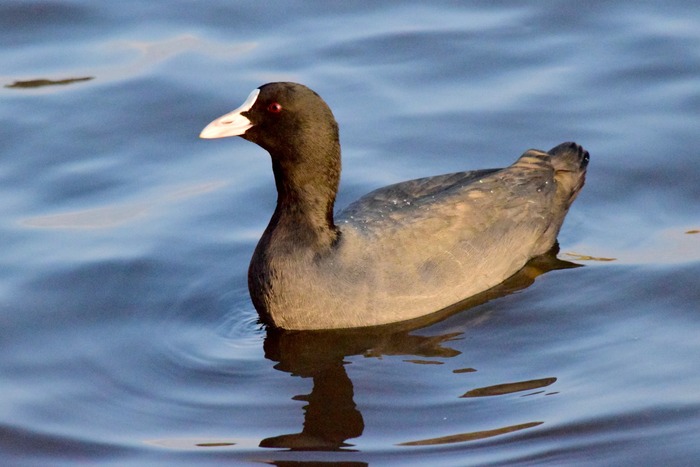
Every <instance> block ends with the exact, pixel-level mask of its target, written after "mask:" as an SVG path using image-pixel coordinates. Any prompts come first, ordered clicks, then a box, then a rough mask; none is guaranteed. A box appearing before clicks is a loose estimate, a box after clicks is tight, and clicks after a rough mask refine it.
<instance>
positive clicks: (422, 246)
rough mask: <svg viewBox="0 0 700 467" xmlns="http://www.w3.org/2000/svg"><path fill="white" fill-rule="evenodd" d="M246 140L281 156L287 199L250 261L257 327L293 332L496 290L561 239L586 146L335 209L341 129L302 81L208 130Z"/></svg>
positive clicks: (441, 178) (412, 185) (369, 321)
mask: <svg viewBox="0 0 700 467" xmlns="http://www.w3.org/2000/svg"><path fill="white" fill-rule="evenodd" d="M229 136H240V137H242V138H243V139H245V140H248V141H250V142H253V143H255V144H257V145H258V146H260V147H261V148H263V149H265V150H266V151H267V152H268V153H269V154H270V157H271V160H272V171H273V174H274V180H275V186H276V189H277V202H276V206H275V210H274V212H273V214H272V217H271V219H270V221H269V224H268V225H267V228H266V229H265V230H264V232H263V234H262V236H261V238H260V240H259V242H258V244H257V246H256V248H255V251H254V253H253V256H252V258H251V261H250V266H249V268H248V289H249V292H250V296H251V300H252V302H253V305H254V307H255V309H256V310H257V312H258V315H259V317H260V321H261V322H262V323H263V324H265V325H267V326H271V327H272V328H278V329H282V330H328V329H345V328H362V327H370V326H380V325H385V324H390V323H397V322H401V321H407V320H411V319H415V318H419V317H423V316H427V315H429V314H432V313H435V312H438V311H440V310H443V309H445V308H447V307H448V306H450V305H454V304H455V303H458V302H460V301H461V300H464V299H467V298H469V297H471V296H473V295H476V294H478V293H480V292H483V291H485V290H487V289H489V288H492V287H494V286H496V285H498V284H499V283H501V282H503V281H504V280H505V279H507V278H508V277H510V276H512V275H513V274H515V273H516V272H517V271H518V270H520V269H521V268H522V267H523V266H524V265H525V264H526V263H527V262H528V261H529V260H530V259H531V258H534V257H537V256H539V255H542V254H544V253H546V252H547V251H548V250H550V249H551V248H552V247H553V246H554V245H555V244H556V242H557V236H558V234H559V231H560V229H561V226H562V223H563V221H564V217H565V216H566V214H567V212H568V210H569V207H570V205H571V203H572V202H573V201H574V199H575V198H576V196H577V194H578V193H579V191H580V190H581V188H582V187H583V185H584V181H585V174H586V168H587V165H588V161H589V153H588V151H586V150H585V149H584V148H583V147H582V146H580V145H578V144H576V143H573V142H566V143H562V144H559V145H557V146H556V147H554V148H552V149H550V150H549V151H547V152H544V151H540V150H536V149H529V150H527V151H525V152H524V153H523V154H522V156H520V157H519V158H518V159H517V160H516V161H515V162H514V163H513V164H512V165H510V166H508V167H505V168H500V169H483V170H473V171H464V172H457V173H449V174H444V175H436V176H429V177H424V178H419V179H415V180H409V181H404V182H400V183H396V184H392V185H388V186H385V187H382V188H379V189H376V190H374V191H372V192H370V193H368V194H366V195H365V196H363V197H361V198H359V199H358V200H357V201H354V202H352V203H351V204H349V205H348V206H347V207H346V208H345V209H343V210H341V211H339V212H337V213H336V212H335V200H336V196H337V192H338V187H339V182H340V171H341V154H340V153H341V150H340V139H339V130H338V123H337V122H336V119H335V117H334V116H333V113H332V111H331V109H330V108H329V106H328V105H327V104H326V102H325V101H324V100H323V99H322V98H321V97H320V96H319V95H318V94H317V93H316V92H315V91H313V90H311V89H310V88H308V87H306V86H305V85H302V84H299V83H291V82H274V83H268V84H264V85H262V86H260V87H258V88H256V89H254V90H253V91H252V92H251V93H250V95H249V96H248V98H247V99H246V100H245V101H244V102H243V104H242V105H241V106H240V107H238V108H237V109H235V110H233V111H231V112H229V113H227V114H225V115H223V116H221V117H219V118H217V119H215V120H214V121H212V122H211V123H209V124H208V125H206V127H205V128H204V129H203V130H202V131H201V134H200V137H201V138H204V139H214V138H223V137H229Z"/></svg>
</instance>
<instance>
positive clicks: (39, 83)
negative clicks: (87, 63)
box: [5, 76, 95, 89]
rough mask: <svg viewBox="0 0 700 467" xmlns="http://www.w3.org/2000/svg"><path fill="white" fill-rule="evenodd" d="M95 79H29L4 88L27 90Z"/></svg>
mask: <svg viewBox="0 0 700 467" xmlns="http://www.w3.org/2000/svg"><path fill="white" fill-rule="evenodd" d="M92 79H95V77H94V76H83V77H79V78H66V79H57V80H52V79H45V78H39V79H30V80H26V81H15V82H14V83H12V84H6V85H5V87H6V88H10V89H27V88H41V87H44V86H65V85H67V84H74V83H81V82H83V81H90V80H92Z"/></svg>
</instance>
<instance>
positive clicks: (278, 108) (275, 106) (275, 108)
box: [267, 102, 282, 114]
mask: <svg viewBox="0 0 700 467" xmlns="http://www.w3.org/2000/svg"><path fill="white" fill-rule="evenodd" d="M267 111H268V112H270V113H273V114H278V113H280V112H282V105H281V104H280V103H279V102H273V103H272V104H270V105H268V106H267Z"/></svg>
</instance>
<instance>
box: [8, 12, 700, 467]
mask: <svg viewBox="0 0 700 467" xmlns="http://www.w3.org/2000/svg"><path fill="white" fill-rule="evenodd" d="M699 26H700V10H698V8H697V6H696V5H695V3H694V2H691V1H688V0H686V1H675V2H637V3H634V4H632V3H620V2H612V1H598V2H589V3H586V4H585V5H584V4H575V3H573V2H557V1H548V2H537V3H534V4H532V5H525V4H522V2H470V3H469V4H466V5H460V4H456V3H452V2H442V3H436V2H433V3H431V4H430V5H427V4H424V2H415V3H412V2H383V3H382V4H381V5H379V4H377V3H376V2H353V3H343V4H331V3H329V2H303V3H295V4H290V3H288V2H260V3H259V4H249V3H248V2H245V3H244V2H223V1H212V2H207V3H206V4H201V5H200V4H193V3H190V2H132V1H126V2H118V3H95V2H86V1H83V2H80V1H75V2H68V1H52V2H28V1H21V2H20V1H15V2H12V1H11V2H4V3H3V4H1V5H0V44H2V50H3V52H2V54H0V82H2V83H3V85H4V86H5V87H2V88H0V102H2V105H0V121H2V125H0V141H2V146H0V199H2V202H1V203H0V210H1V216H0V219H2V222H1V223H0V238H2V240H3V242H2V243H3V248H2V250H0V266H1V267H0V329H2V331H1V333H2V334H1V337H0V352H1V355H2V358H0V374H1V375H2V377H1V378H0V394H2V397H1V398H0V459H1V460H2V464H3V465H74V464H99V465H207V464H214V465H219V464H221V463H224V462H226V463H229V464H231V463H232V464H241V465H256V464H260V463H262V464H265V463H267V464H272V465H294V462H298V463H304V462H311V461H318V462H327V463H329V464H332V463H336V462H337V463H341V462H345V463H347V464H346V465H367V464H369V465H460V466H461V465H503V464H537V465H566V464H569V465H570V464H577V465H587V464H588V465H694V464H697V463H698V461H699V460H700V447H699V446H700V445H699V444H698V435H697V433H698V432H699V431H700V395H698V394H699V393H698V389H697V388H698V387H700V372H699V371H698V368H700V366H699V365H700V341H698V339H697V335H698V331H700V315H698V303H700V291H699V288H698V277H699V276H700V234H699V233H698V232H697V231H698V230H700V218H699V214H700V211H699V208H698V206H699V205H700V203H699V200H700V184H698V183H697V180H698V178H699V177H700V165H698V163H697V156H698V154H697V152H698V151H697V148H698V143H699V142H700V139H699V137H698V129H697V128H698V123H699V122H700V119H699V117H700V93H699V91H698V90H699V89H700V78H699V77H700V33H699V32H698V31H700V27H699ZM41 80H43V81H41ZM272 80H294V81H299V82H303V83H305V84H307V85H309V86H310V87H312V88H313V89H315V90H317V91H318V92H319V93H320V94H321V95H322V96H324V98H325V99H326V100H327V102H329V104H330V105H331V107H332V108H333V109H334V112H335V114H336V117H337V119H338V121H339V123H340V126H341V142H342V144H343V156H344V172H343V180H342V187H341V193H340V196H339V200H338V206H339V207H342V206H345V205H346V204H347V203H349V202H350V201H352V200H353V199H355V198H356V197H358V196H360V195H361V194H363V193H365V192H367V191H369V190H371V189H373V188H376V187H379V186H382V185H385V184H388V183H391V182H395V181H400V180H404V179H408V178H412V177H419V176H424V175H429V174H438V173H444V172H450V171H457V170H464V169H474V168H484V167H498V166H503V165H506V164H509V163H510V162H512V161H513V160H514V159H515V158H516V157H517V156H518V155H519V154H520V153H521V152H522V151H524V150H525V149H528V148H530V147H538V148H542V149H548V148H549V147H552V146H554V145H556V144H558V143H559V142H562V141H565V140H571V139H573V140H576V141H578V142H580V143H581V144H583V145H584V146H585V147H586V148H587V149H588V150H590V152H591V165H590V170H589V176H588V183H587V186H586V187H585V188H584V190H583V192H582V194H581V196H580V197H579V199H578V200H577V201H576V203H575V204H574V206H573V208H572V210H571V212H570V214H569V217H568V219H567V222H566V223H565V225H564V228H563V230H562V232H561V235H560V237H559V239H560V243H561V252H560V253H559V258H560V259H561V260H562V261H568V262H573V263H576V264H578V265H581V267H573V266H574V265H573V264H567V263H563V262H558V263H557V262H556V261H554V260H552V259H550V261H548V262H544V263H543V264H539V265H538V264H535V265H532V266H531V267H529V268H528V269H527V270H525V271H523V272H522V273H521V274H520V275H519V276H518V277H516V278H514V279H513V280H511V281H509V282H508V283H507V284H504V285H503V286H502V287H500V288H499V289H498V290H495V291H492V293H490V294H487V295H485V296H482V297H476V298H475V299H474V300H472V301H471V302H470V303H466V304H464V306H463V308H465V309H464V310H463V311H461V312H456V313H453V314H450V315H448V316H442V317H441V320H434V321H437V322H423V323H414V327H413V328H411V327H405V326H394V327H389V328H385V329H380V330H376V331H374V332H366V333H361V334H358V333H333V334H326V333H312V334H293V333H292V334H288V333H274V332H268V331H266V330H265V329H263V328H261V327H260V326H259V325H258V324H257V315H256V313H255V311H254V309H253V308H252V305H251V304H250V301H249V298H248V293H247V290H246V268H247V263H248V260H249V257H250V255H251V252H252V249H253V247H254V245H255V243H256V241H257V238H258V236H259V234H260V232H261V231H262V229H263V228H264V226H265V225H266V223H267V221H268V218H269V215H270V213H271V210H272V207H273V204H274V197H275V195H274V191H273V182H272V176H271V173H270V168H269V161H268V159H267V155H266V154H265V153H264V152H263V151H262V150H261V149H259V148H258V147H256V146H254V145H252V144H249V143H247V142H245V141H243V140H240V139H238V140H226V141H217V142H211V141H209V142H208V141H201V140H199V139H198V138H197V135H198V133H199V131H200V130H201V128H202V127H203V126H204V125H205V124H206V123H208V122H209V121H210V120H211V119H212V118H214V117H216V116H218V115H221V114H222V113H224V112H226V111H229V110H231V109H233V108H234V107H236V106H238V105H239V104H240V103H241V102H242V101H243V99H244V98H245V97H246V96H247V95H248V93H249V92H250V91H251V89H253V88H255V87H257V86H258V85H260V84H262V83H264V82H268V81H272Z"/></svg>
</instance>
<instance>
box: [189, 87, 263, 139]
mask: <svg viewBox="0 0 700 467" xmlns="http://www.w3.org/2000/svg"><path fill="white" fill-rule="evenodd" d="M258 94H260V89H255V90H253V92H251V93H250V95H249V96H248V98H247V99H246V100H245V102H244V103H243V105H241V106H240V107H238V108H237V109H236V110H234V111H232V112H229V113H227V114H226V115H222V116H221V117H219V118H217V119H216V120H214V121H213V122H211V123H210V124H209V125H207V126H206V127H204V129H203V130H202V132H201V133H200V134H199V137H200V138H205V139H214V138H225V137H227V136H240V135H242V134H243V133H245V132H246V131H248V129H250V128H251V127H252V126H253V124H252V123H251V122H250V120H248V119H247V118H246V117H244V116H243V115H241V114H242V113H243V112H247V111H249V110H250V108H251V107H253V104H255V101H256V100H257V98H258Z"/></svg>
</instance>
